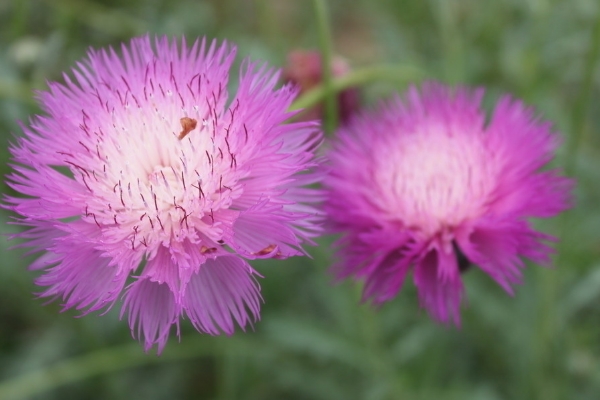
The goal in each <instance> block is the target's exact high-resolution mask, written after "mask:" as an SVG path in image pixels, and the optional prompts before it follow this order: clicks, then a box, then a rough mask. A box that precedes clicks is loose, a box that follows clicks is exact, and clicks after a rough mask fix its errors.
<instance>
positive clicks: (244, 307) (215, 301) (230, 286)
mask: <svg viewBox="0 0 600 400" xmlns="http://www.w3.org/2000/svg"><path fill="white" fill-rule="evenodd" d="M255 273H256V272H255V271H254V270H253V269H252V268H251V267H250V265H248V263H246V261H244V260H242V259H241V258H239V257H237V256H233V255H231V256H221V257H217V258H216V259H209V260H207V261H206V263H204V264H203V265H202V266H201V267H200V269H199V271H198V272H197V273H196V274H194V275H192V277H191V278H190V280H189V282H188V284H187V286H186V289H185V295H184V296H183V299H182V307H183V309H184V310H185V313H186V315H188V316H189V318H190V320H191V321H192V324H193V325H194V327H196V329H198V330H199V331H200V332H206V333H209V334H211V335H219V334H220V333H221V331H223V332H225V333H226V334H228V335H231V334H232V333H233V332H234V329H235V327H234V321H235V322H236V323H237V324H238V325H239V326H240V327H241V328H242V329H244V327H245V326H246V324H247V323H248V322H252V321H256V320H257V319H258V318H259V312H260V302H261V301H262V298H261V296H260V287H259V285H258V283H257V282H256V280H255V279H254V277H253V276H252V275H253V274H255Z"/></svg>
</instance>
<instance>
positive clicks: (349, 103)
mask: <svg viewBox="0 0 600 400" xmlns="http://www.w3.org/2000/svg"><path fill="white" fill-rule="evenodd" d="M331 70H332V73H333V76H334V77H340V76H343V75H345V74H347V73H348V72H350V66H349V65H348V62H347V61H346V60H345V59H344V58H342V57H340V56H333V58H332V60H331ZM322 79H323V74H322V65H321V54H320V53H319V52H318V51H316V50H294V51H292V52H290V53H289V54H288V57H287V65H286V67H285V68H284V70H283V80H284V81H285V82H292V83H295V84H297V85H299V86H300V95H302V94H303V93H305V92H307V91H309V90H310V89H313V88H314V87H315V86H317V85H319V84H320V83H321V81H322ZM337 101H338V119H339V121H340V123H345V122H346V121H348V119H349V118H350V116H351V115H352V114H354V113H355V112H356V111H357V110H358V109H359V106H360V96H359V92H358V89H357V88H348V89H345V90H343V91H341V92H340V93H338V95H337ZM322 116H323V104H318V105H317V106H315V107H312V108H309V109H306V110H304V112H302V113H301V114H300V117H299V118H300V119H302V120H311V119H321V118H322Z"/></svg>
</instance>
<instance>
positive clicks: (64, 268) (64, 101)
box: [5, 37, 321, 352]
mask: <svg viewBox="0 0 600 400" xmlns="http://www.w3.org/2000/svg"><path fill="white" fill-rule="evenodd" d="M121 53H122V54H121V56H120V57H119V56H118V55H117V54H116V53H115V51H113V49H109V50H101V51H93V50H92V51H90V53H89V56H88V59H87V60H86V61H84V62H82V63H78V64H77V68H76V69H74V70H73V75H74V79H72V78H70V77H69V76H67V75H65V77H64V79H65V84H58V83H49V88H50V89H49V91H48V92H41V93H39V95H38V96H39V101H40V103H41V106H42V107H43V109H44V111H45V113H46V115H44V116H37V117H34V118H33V119H32V121H31V123H30V126H29V127H25V126H24V127H23V130H24V138H22V139H20V140H19V141H18V143H17V144H16V145H14V146H13V147H12V148H11V152H12V154H13V157H14V170H15V172H14V173H13V174H12V175H10V176H9V181H10V182H9V184H10V186H11V187H12V188H14V189H15V190H16V191H18V192H21V193H22V194H24V195H26V196H27V197H25V198H14V197H8V198H7V199H6V201H7V202H8V204H7V205H5V206H6V207H8V208H10V209H12V210H14V211H15V212H17V213H18V214H20V215H21V216H22V218H20V219H19V222H18V223H19V224H22V225H24V226H27V227H29V228H30V229H28V230H26V231H25V232H24V233H21V234H18V235H16V236H17V237H20V238H23V239H26V240H27V242H26V243H24V246H28V247H32V248H33V250H32V252H43V254H42V255H41V256H40V257H39V258H38V259H37V261H35V262H34V263H33V265H31V268H32V269H34V270H44V274H43V275H42V276H41V277H40V278H38V279H37V281H36V283H37V284H38V285H41V286H44V287H46V288H45V290H44V291H43V292H42V293H41V296H45V297H52V298H60V299H61V300H62V301H63V305H64V309H69V308H75V309H77V310H81V311H82V312H83V313H84V314H86V313H89V312H90V311H94V310H100V309H108V308H109V307H111V306H112V305H113V304H114V303H115V301H116V300H118V298H119V297H120V294H121V293H123V292H124V296H123V297H124V302H123V307H122V311H121V315H122V316H123V315H124V314H127V315H128V320H129V325H130V327H131V330H132V333H133V335H134V336H135V337H139V338H140V339H141V340H143V341H144V344H145V349H146V350H148V349H150V348H151V347H152V346H153V345H154V344H157V345H158V351H159V352H160V351H161V350H162V349H163V347H164V346H165V343H166V341H167V338H168V336H169V331H170V328H171V326H172V325H177V328H178V329H177V331H178V332H179V320H180V318H181V317H185V316H187V318H189V319H190V321H191V323H192V324H193V325H194V327H195V328H196V329H197V330H198V331H200V332H205V333H209V334H212V335H217V334H219V333H221V332H224V333H226V334H231V333H233V331H234V325H235V324H237V325H239V326H240V327H242V328H244V327H245V326H246V325H247V324H248V323H252V321H253V320H256V319H257V318H259V309H260V303H261V296H260V288H259V286H258V284H257V282H256V279H255V275H256V271H255V270H253V269H252V267H250V265H249V264H248V263H247V261H246V260H245V259H255V258H286V257H290V256H295V255H302V254H304V252H303V250H302V249H301V247H300V246H301V244H302V243H303V242H305V241H308V242H310V238H311V237H313V236H315V235H316V234H317V233H318V231H319V228H318V226H317V222H318V215H317V214H318V213H317V211H316V210H315V208H313V206H312V205H311V203H312V202H314V201H315V200H317V198H318V197H319V196H320V195H319V192H318V191H317V190H315V189H310V188H305V187H304V186H306V185H308V184H311V183H313V182H315V181H317V180H318V174H317V173H315V172H312V167H313V166H314V161H313V153H314V151H315V148H316V147H317V145H318V144H319V142H320V140H321V135H320V133H319V131H318V128H317V126H316V124H314V123H290V124H286V123H284V122H285V121H286V120H287V119H289V118H290V117H291V116H293V114H291V113H289V112H287V111H286V110H287V109H288V107H289V105H290V103H291V101H292V100H293V99H294V97H295V96H296V89H293V88H291V87H290V86H284V87H282V88H280V89H275V85H276V84H277V81H278V78H279V76H278V73H275V72H274V71H272V70H268V69H266V68H265V67H258V66H257V65H255V64H253V63H250V62H246V63H245V64H242V65H243V67H242V71H241V73H240V78H239V79H240V80H239V87H238V89H237V92H236V93H235V95H234V96H232V97H233V98H232V99H231V100H228V87H229V70H230V68H231V65H232V62H233V61H234V58H235V53H236V51H235V47H233V46H230V45H227V44H225V43H224V44H222V45H217V43H216V42H212V43H211V44H210V45H207V44H206V41H205V40H202V41H196V42H195V43H194V44H193V46H191V47H188V46H187V45H186V42H185V40H182V41H181V45H180V46H178V44H177V42H176V41H175V40H174V41H172V42H170V41H169V40H168V39H167V38H164V37H163V38H157V39H156V40H155V41H152V40H151V39H150V38H149V37H142V38H137V39H133V40H132V41H131V43H130V44H129V45H128V46H126V45H123V46H122V48H121ZM126 285H127V287H126Z"/></svg>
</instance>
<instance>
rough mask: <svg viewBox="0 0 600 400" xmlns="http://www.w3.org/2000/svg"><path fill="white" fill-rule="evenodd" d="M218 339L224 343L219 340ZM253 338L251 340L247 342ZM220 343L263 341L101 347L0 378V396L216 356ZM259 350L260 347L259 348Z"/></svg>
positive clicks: (244, 343) (248, 347)
mask: <svg viewBox="0 0 600 400" xmlns="http://www.w3.org/2000/svg"><path fill="white" fill-rule="evenodd" d="M221 341H223V342H226V343H221ZM250 342H252V343H250ZM219 344H223V345H227V346H228V347H229V348H230V349H231V351H234V349H235V351H237V352H238V353H240V352H242V353H243V352H249V351H254V349H264V348H266V345H263V344H261V343H258V342H257V341H256V340H252V341H248V340H237V339H235V338H231V337H228V338H223V339H219V338H214V337H205V336H202V337H200V338H199V339H197V340H192V341H188V342H187V343H186V344H180V345H177V344H175V343H171V346H170V347H168V348H167V349H166V350H165V351H164V353H163V354H162V355H160V356H156V355H151V354H146V353H144V351H143V350H142V348H141V346H140V344H139V343H130V344H127V345H121V346H115V347H112V348H104V349H100V350H98V351H94V352H92V353H89V354H85V355H82V356H77V357H74V358H71V359H67V360H64V361H60V362H57V363H56V364H54V365H51V366H47V367H44V368H42V369H40V370H37V371H31V372H26V373H24V374H22V375H20V376H17V377H14V378H9V379H6V380H4V381H2V382H0V399H3V400H18V399H29V398H32V397H33V396H35V395H37V394H39V393H43V392H47V391H50V390H52V389H55V388H57V387H59V386H63V385H67V384H69V383H74V382H78V381H81V380H84V379H88V378H91V377H94V376H98V375H103V374H108V373H114V372H117V371H122V370H126V369H130V368H135V367H139V366H142V365H148V364H158V363H164V362H170V361H179V360H185V359H190V358H196V357H201V356H216V355H217V354H218V352H219ZM259 351H262V350H259Z"/></svg>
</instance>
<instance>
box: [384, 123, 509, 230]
mask: <svg viewBox="0 0 600 400" xmlns="http://www.w3.org/2000/svg"><path fill="white" fill-rule="evenodd" d="M482 138H483V137H482ZM396 139H397V142H396V143H395V144H394V145H391V146H388V147H386V148H382V149H380V151H381V152H383V153H384V154H381V157H376V160H377V162H378V163H379V164H383V163H384V162H385V163H386V164H387V165H378V166H377V167H376V168H375V171H376V175H375V180H376V182H377V184H378V185H379V187H381V188H382V190H381V192H380V193H379V195H380V196H382V199H381V200H380V203H381V205H382V206H384V207H385V208H386V209H387V210H388V211H390V214H391V215H392V216H393V217H392V218H394V219H399V220H400V221H401V222H402V224H403V225H404V226H406V227H409V228H410V229H413V230H415V233H417V234H420V235H423V237H431V236H433V235H435V234H436V233H439V232H443V231H445V230H447V229H448V228H453V227H456V226H457V225H459V224H461V223H462V222H463V221H466V220H469V219H473V218H477V217H479V216H480V215H482V214H483V213H484V212H485V210H486V204H487V203H488V202H489V198H490V195H491V194H492V190H493V189H494V182H496V174H497V169H498V168H497V163H496V162H495V157H494V154H493V152H491V151H490V149H488V148H487V147H486V146H485V143H484V141H483V140H473V137H472V135H470V134H464V133H458V134H452V133H448V132H445V131H443V130H442V128H441V127H435V126H434V127H429V128H428V129H427V131H426V132H418V133H417V132H414V133H410V134H404V135H397V136H396ZM390 160H393V165H391V164H389V162H390Z"/></svg>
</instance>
